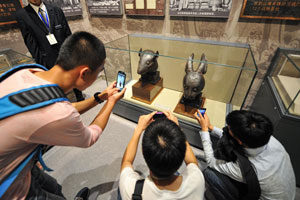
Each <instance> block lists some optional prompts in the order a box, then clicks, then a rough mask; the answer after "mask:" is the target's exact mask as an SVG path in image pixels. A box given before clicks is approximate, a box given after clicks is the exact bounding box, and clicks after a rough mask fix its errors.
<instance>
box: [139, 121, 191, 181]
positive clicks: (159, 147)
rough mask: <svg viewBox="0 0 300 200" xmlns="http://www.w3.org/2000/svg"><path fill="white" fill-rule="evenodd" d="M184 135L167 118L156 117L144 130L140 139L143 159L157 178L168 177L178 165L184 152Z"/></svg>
mask: <svg viewBox="0 0 300 200" xmlns="http://www.w3.org/2000/svg"><path fill="white" fill-rule="evenodd" d="M185 142H186V137H185V135H184V134H183V132H182V131H181V129H180V128H179V126H178V125H177V124H175V123H174V122H173V121H170V120H169V119H165V118H164V119H157V120H155V121H154V122H152V123H151V124H150V125H149V126H148V127H147V128H146V130H145V132H144V136H143V140H142V151H143V155H144V159H145V161H146V163H147V166H148V167H149V169H150V171H151V172H152V174H153V175H154V176H155V177H157V178H168V177H170V176H171V175H173V174H174V173H175V172H176V171H177V170H178V169H179V167H180V165H181V164H182V162H183V159H184V157H185V152H186V143H185Z"/></svg>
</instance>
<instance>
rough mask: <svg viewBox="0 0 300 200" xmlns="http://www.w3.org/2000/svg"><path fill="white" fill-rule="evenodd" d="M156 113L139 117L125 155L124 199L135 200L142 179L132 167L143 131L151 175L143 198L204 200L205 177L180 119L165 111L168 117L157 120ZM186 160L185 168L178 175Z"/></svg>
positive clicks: (143, 145) (144, 151) (123, 166)
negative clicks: (182, 128) (134, 196)
mask: <svg viewBox="0 0 300 200" xmlns="http://www.w3.org/2000/svg"><path fill="white" fill-rule="evenodd" d="M155 114H156V112H153V113H151V114H148V115H142V116H141V117H140V119H139V122H138V125H137V127H136V129H135V131H134V134H133V136H132V138H131V140H130V142H129V144H128V146H127V149H126V151H125V153H124V156H123V160H122V165H121V175H120V183H119V189H120V194H121V198H122V200H129V199H132V194H133V193H134V189H135V184H136V181H137V180H139V179H142V177H141V176H140V175H139V174H138V173H137V172H135V171H134V169H133V167H132V164H133V161H134V158H135V155H136V151H137V147H138V143H139V139H140V136H141V134H142V132H143V131H144V130H145V133H144V136H143V141H142V151H143V156H144V159H145V161H146V163H147V166H148V168H149V170H150V174H149V176H148V177H147V178H146V179H145V182H144V184H143V189H142V194H141V196H142V199H143V200H147V199H151V200H154V199H155V200H156V199H172V200H174V199H190V200H197V199H203V197H204V190H205V189H204V178H203V175H202V172H201V171H200V169H199V168H198V164H197V160H196V157H195V155H194V153H193V151H192V149H191V147H190V145H189V143H188V142H187V140H186V137H185V135H184V133H183V132H182V130H181V129H180V127H179V126H178V120H177V118H176V117H175V116H174V115H173V114H172V113H170V112H164V115H165V116H166V117H165V118H159V119H156V120H154V119H153V116H154V115H155ZM183 161H184V162H185V164H186V169H185V171H184V172H183V173H182V174H180V175H178V174H177V173H176V172H177V170H178V169H179V167H180V166H181V164H182V162H183Z"/></svg>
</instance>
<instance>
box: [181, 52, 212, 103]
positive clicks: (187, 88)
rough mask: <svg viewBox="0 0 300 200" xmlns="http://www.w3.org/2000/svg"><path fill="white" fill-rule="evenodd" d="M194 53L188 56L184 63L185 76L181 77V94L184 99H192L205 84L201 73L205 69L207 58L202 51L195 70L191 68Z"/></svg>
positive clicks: (204, 71) (199, 92)
mask: <svg viewBox="0 0 300 200" xmlns="http://www.w3.org/2000/svg"><path fill="white" fill-rule="evenodd" d="M193 59H194V53H192V55H191V56H190V57H189V60H188V61H187V63H186V65H185V73H186V74H185V76H184V78H183V90H184V92H183V95H184V98H185V99H189V100H193V99H195V98H196V97H197V96H198V95H199V94H201V91H202V90H203V88H204V86H205V80H204V76H203V74H205V73H206V71H207V59H206V56H205V54H204V53H203V54H202V56H201V61H203V62H200V63H199V65H198V68H197V69H196V70H194V69H193Z"/></svg>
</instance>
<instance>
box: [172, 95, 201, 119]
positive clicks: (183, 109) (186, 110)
mask: <svg viewBox="0 0 300 200" xmlns="http://www.w3.org/2000/svg"><path fill="white" fill-rule="evenodd" d="M200 99H201V100H200V102H201V103H200V106H199V108H203V105H204V102H205V97H201V98H200ZM180 102H181V100H180V101H179V102H178V104H177V105H176V107H175V109H174V112H175V113H178V114H181V115H184V116H187V117H191V118H194V113H195V112H196V111H197V109H198V108H195V107H192V106H188V105H185V104H182V103H180Z"/></svg>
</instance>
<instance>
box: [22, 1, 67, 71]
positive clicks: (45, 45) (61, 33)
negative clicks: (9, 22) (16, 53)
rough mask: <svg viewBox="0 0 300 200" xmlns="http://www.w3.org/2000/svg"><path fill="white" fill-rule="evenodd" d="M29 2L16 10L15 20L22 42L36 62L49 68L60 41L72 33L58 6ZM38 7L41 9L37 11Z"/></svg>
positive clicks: (53, 62) (55, 55) (53, 60)
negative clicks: (52, 40)
mask: <svg viewBox="0 0 300 200" xmlns="http://www.w3.org/2000/svg"><path fill="white" fill-rule="evenodd" d="M29 2H30V3H29V4H28V6H26V7H24V9H20V10H19V11H18V12H17V14H16V18H17V22H18V25H19V28H20V30H21V32H22V35H23V38H24V42H25V44H26V46H27V48H28V50H29V52H30V53H31V55H32V57H33V58H34V59H35V61H36V63H38V64H41V65H43V66H45V67H47V68H48V69H50V68H52V67H53V66H54V64H55V61H56V58H57V56H58V52H59V49H60V47H61V45H62V43H63V42H64V41H65V39H66V38H67V37H68V36H69V35H71V34H72V33H71V30H70V28H69V25H68V22H67V20H66V18H65V15H64V13H63V11H62V10H61V9H60V8H58V7H56V6H52V5H49V4H46V3H43V2H42V1H41V0H29ZM39 9H42V11H41V12H39ZM43 12H44V13H45V14H44V16H45V19H43V17H44V16H43V15H42V13H43ZM40 13H41V14H40ZM47 21H48V26H47ZM45 22H46V23H45ZM51 34H53V35H54V37H55V39H56V42H55V41H54V42H53V43H52V44H50V41H49V39H48V37H49V35H51ZM47 36H48V37H47Z"/></svg>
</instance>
